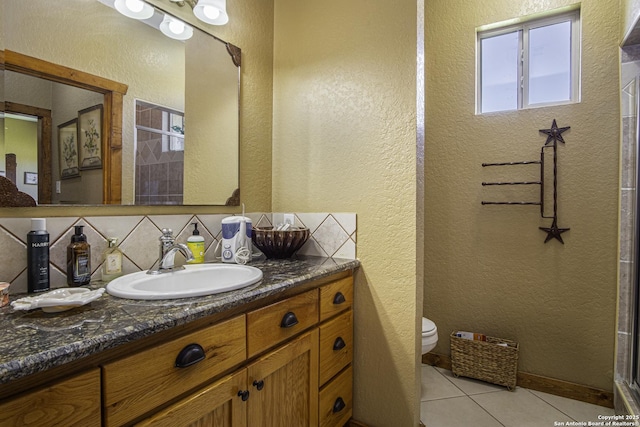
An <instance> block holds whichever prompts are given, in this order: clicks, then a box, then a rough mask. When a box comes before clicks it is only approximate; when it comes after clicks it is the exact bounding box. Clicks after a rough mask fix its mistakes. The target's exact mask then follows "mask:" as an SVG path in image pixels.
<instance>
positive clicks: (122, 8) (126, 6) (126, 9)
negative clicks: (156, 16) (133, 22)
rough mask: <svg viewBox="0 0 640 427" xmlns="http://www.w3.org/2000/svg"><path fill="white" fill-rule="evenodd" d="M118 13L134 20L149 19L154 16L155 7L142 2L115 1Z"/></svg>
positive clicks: (133, 0)
mask: <svg viewBox="0 0 640 427" xmlns="http://www.w3.org/2000/svg"><path fill="white" fill-rule="evenodd" d="M113 5H114V7H115V8H116V10H117V11H118V12H120V13H121V14H123V15H124V16H127V17H129V18H133V19H149V18H151V17H152V16H153V12H154V10H153V6H151V5H150V4H148V3H145V2H144V1H142V0H115V2H114V4H113Z"/></svg>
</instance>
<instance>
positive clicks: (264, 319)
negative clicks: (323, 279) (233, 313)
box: [247, 289, 318, 357]
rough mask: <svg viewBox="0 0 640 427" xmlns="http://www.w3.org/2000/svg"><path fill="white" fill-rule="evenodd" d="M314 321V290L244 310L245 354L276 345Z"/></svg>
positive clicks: (315, 317) (315, 299)
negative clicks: (245, 319)
mask: <svg viewBox="0 0 640 427" xmlns="http://www.w3.org/2000/svg"><path fill="white" fill-rule="evenodd" d="M316 323H318V290H317V289H313V290H311V291H308V292H305V293H303V294H300V295H296V296H294V297H291V298H287V299H286V300H284V301H280V302H277V303H275V304H271V305H268V306H266V307H263V308H260V309H258V310H254V311H251V312H249V313H247V335H248V336H247V353H248V357H252V356H255V355H256V354H259V353H260V352H262V351H264V350H266V349H268V348H270V347H274V346H276V345H277V344H278V343H280V342H282V341H284V340H286V339H287V338H289V337H292V336H294V335H296V334H297V333H298V332H302V331H304V330H305V329H307V328H309V327H310V326H313V325H315V324H316Z"/></svg>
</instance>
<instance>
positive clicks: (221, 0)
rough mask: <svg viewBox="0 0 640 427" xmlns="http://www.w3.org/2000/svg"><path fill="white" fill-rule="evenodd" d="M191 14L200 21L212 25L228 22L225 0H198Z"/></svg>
mask: <svg viewBox="0 0 640 427" xmlns="http://www.w3.org/2000/svg"><path fill="white" fill-rule="evenodd" d="M193 14H194V15H196V18H198V19H199V20H201V21H202V22H206V23H207V24H212V25H224V24H226V23H227V22H229V15H227V0H198V4H196V5H195V7H194V8H193Z"/></svg>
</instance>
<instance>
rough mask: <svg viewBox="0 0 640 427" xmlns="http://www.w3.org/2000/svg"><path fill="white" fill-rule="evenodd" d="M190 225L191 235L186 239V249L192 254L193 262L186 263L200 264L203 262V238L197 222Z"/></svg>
mask: <svg viewBox="0 0 640 427" xmlns="http://www.w3.org/2000/svg"><path fill="white" fill-rule="evenodd" d="M191 225H193V234H192V235H191V236H189V238H188V239H187V247H188V248H189V250H190V251H191V253H193V260H192V261H187V263H188V264H202V263H203V262H204V237H202V236H201V235H200V231H199V230H198V223H197V222H194V223H192V224H191Z"/></svg>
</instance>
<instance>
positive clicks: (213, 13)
mask: <svg viewBox="0 0 640 427" xmlns="http://www.w3.org/2000/svg"><path fill="white" fill-rule="evenodd" d="M202 13H204V16H206V17H207V18H209V19H218V16H220V9H218V8H217V7H213V6H205V7H204V8H203V9H202Z"/></svg>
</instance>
